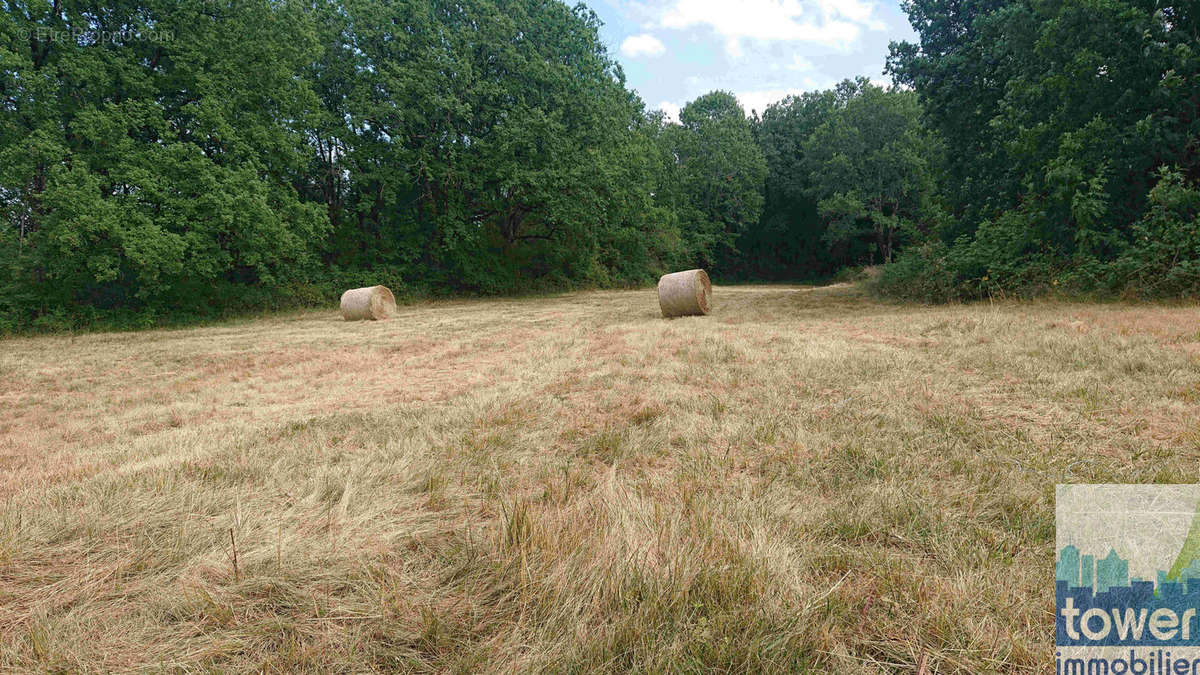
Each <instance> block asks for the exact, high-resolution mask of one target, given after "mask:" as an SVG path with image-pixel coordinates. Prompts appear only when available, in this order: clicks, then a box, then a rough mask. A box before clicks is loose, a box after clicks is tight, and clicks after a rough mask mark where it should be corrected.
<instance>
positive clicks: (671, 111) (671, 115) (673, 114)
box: [658, 101, 679, 122]
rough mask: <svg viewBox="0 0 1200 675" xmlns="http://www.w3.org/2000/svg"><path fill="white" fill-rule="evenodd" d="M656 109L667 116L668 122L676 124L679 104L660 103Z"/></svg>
mask: <svg viewBox="0 0 1200 675" xmlns="http://www.w3.org/2000/svg"><path fill="white" fill-rule="evenodd" d="M658 109H659V110H661V111H663V114H665V115H666V116H667V120H668V121H670V122H678V121H679V104H678V103H671V102H670V101H663V102H662V103H659V104H658Z"/></svg>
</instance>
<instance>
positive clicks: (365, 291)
mask: <svg viewBox="0 0 1200 675" xmlns="http://www.w3.org/2000/svg"><path fill="white" fill-rule="evenodd" d="M395 312H396V298H395V297H394V296H393V295H392V292H391V291H389V290H388V288H387V286H367V287H366V288H352V289H350V290H348V291H346V292H345V293H342V318H343V319H345V320H346V321H362V320H363V319H370V320H371V321H378V320H380V319H387V318H390V317H391V316H392V315H393V314H394V313H395Z"/></svg>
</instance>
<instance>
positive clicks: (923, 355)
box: [0, 286, 1200, 673]
mask: <svg viewBox="0 0 1200 675" xmlns="http://www.w3.org/2000/svg"><path fill="white" fill-rule="evenodd" d="M713 311H714V313H713V315H712V316H709V317H703V318H689V319H680V320H675V321H665V320H662V319H661V318H659V316H658V313H659V310H658V306H657V303H656V300H655V297H654V294H653V291H637V292H604V293H582V294H573V295H567V296H560V297H553V298H544V299H533V300H529V299H525V300H515V301H478V302H466V301H459V302H438V303H430V304H424V305H418V306H410V307H405V308H401V310H400V316H399V317H398V318H397V319H395V320H393V321H390V322H382V323H353V324H347V323H344V322H343V321H342V320H341V319H340V317H339V316H338V315H337V312H336V311H328V312H320V313H309V314H300V315H293V316H284V317H280V318H276V319H272V320H262V321H255V322H247V323H239V324H226V325H221V326H216V327H207V328H198V329H191V330H177V331H160V332H147V333H134V334H103V335H88V336H81V337H51V338H34V339H16V340H7V341H5V342H3V343H0V347H2V349H0V404H2V407H3V412H4V415H3V417H2V418H0V670H6V671H7V670H80V671H96V672H101V671H119V670H130V669H143V670H162V669H168V670H251V669H259V668H262V669H266V670H270V671H279V672H294V671H361V670H415V671H427V670H438V671H443V670H445V671H470V670H487V671H525V670H542V671H609V672H625V671H629V670H642V671H663V670H681V671H691V670H698V669H716V670H722V671H728V672H742V671H746V670H774V671H789V670H791V671H795V670H806V669H807V670H813V671H834V672H889V671H897V670H898V671H902V672H903V671H909V672H912V671H913V670H914V669H915V664H916V663H917V662H918V660H920V659H924V660H925V662H926V664H927V668H928V672H931V673H932V672H943V673H950V672H1046V671H1048V670H1049V668H1050V666H1049V664H1050V663H1051V634H1052V625H1053V623H1052V622H1053V615H1052V612H1053V602H1052V585H1051V578H1052V571H1051V570H1052V550H1051V549H1052V545H1053V544H1052V541H1053V522H1054V520H1053V486H1054V484H1055V483H1057V482H1072V481H1077V482H1134V481H1137V482H1144V481H1169V482H1196V481H1198V480H1200V472H1198V469H1200V463H1198V462H1197V460H1198V459H1200V426H1198V420H1200V310H1198V309H1196V308H1190V307H1189V308H1178V307H1176V308H1171V307H1154V306H1151V307H1147V306H1124V305H1104V306H1095V305H1072V304H1061V303H1050V302H1045V303H1033V304H1003V305H996V306H988V305H977V306H951V307H938V308H927V307H914V306H900V305H885V304H879V303H875V302H873V301H871V300H870V299H868V298H867V297H866V296H865V295H863V294H862V293H861V292H860V291H859V290H857V289H856V288H854V287H850V286H838V287H829V288H821V289H811V288H804V287H781V286H772V287H733V288H719V289H717V290H716V292H715V293H714V310H713ZM231 531H232V533H233V539H234V541H235V542H236V545H237V556H238V570H237V573H236V576H235V572H234V568H233V564H232V562H233V561H232V546H231V543H230V532H231Z"/></svg>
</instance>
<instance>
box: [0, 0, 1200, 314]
mask: <svg viewBox="0 0 1200 675" xmlns="http://www.w3.org/2000/svg"><path fill="white" fill-rule="evenodd" d="M0 8H3V10H4V11H3V12H0V247H2V250H3V251H4V253H3V255H2V256H0V331H3V330H11V329H14V328H25V327H30V326H39V325H40V326H46V327H56V326H65V325H80V324H88V323H94V322H96V321H100V322H105V323H123V324H130V323H144V324H150V323H157V322H161V321H163V320H166V319H171V318H174V317H194V316H203V315H220V314H226V313H230V312H237V311H244V310H247V309H256V308H265V307H274V306H280V305H285V304H297V303H311V302H326V301H328V300H329V299H331V298H332V297H336V294H337V293H338V292H340V290H342V289H344V288H346V287H348V286H353V285H360V284H366V283H385V284H388V285H389V286H392V287H393V288H394V289H396V290H398V291H401V292H402V293H403V292H408V293H511V292H521V291H528V290H540V289H554V288H569V287H573V286H590V287H599V286H614V285H637V284H644V283H647V282H649V281H651V280H653V279H654V278H655V276H656V275H658V274H660V273H662V272H664V271H668V270H670V269H679V268H686V267H691V266H705V267H708V268H709V269H710V270H711V271H712V272H713V273H714V275H715V276H717V278H719V279H720V278H725V279H729V278H734V277H737V278H747V279H811V278H814V277H819V276H825V275H830V274H833V273H834V272H836V271H837V270H839V269H840V268H843V267H847V266H859V265H871V264H880V263H892V264H891V265H888V266H887V268H886V269H885V271H884V273H883V275H882V277H881V279H880V281H879V285H880V288H881V289H882V290H884V291H886V292H888V293H891V294H894V295H898V296H903V297H911V298H918V299H923V300H938V299H946V298H950V297H971V296H977V295H981V294H986V293H994V292H1008V291H1012V292H1022V293H1026V292H1036V291H1038V290H1041V289H1046V288H1051V287H1054V286H1059V287H1072V288H1079V289H1087V290H1110V291H1135V292H1138V293H1142V294H1146V295H1155V296H1163V295H1192V294H1196V293H1197V292H1200V240H1198V239H1197V237H1198V235H1197V214H1198V212H1200V158H1198V156H1197V148H1198V145H1200V38H1198V37H1197V34H1198V30H1200V28H1198V25H1200V11H1197V9H1196V6H1195V5H1194V3H1175V4H1164V3H1162V2H1150V1H1149V0H1142V1H1137V2H1133V1H1126V0H910V2H908V3H906V9H907V11H908V12H909V15H910V18H911V20H912V24H913V26H914V27H915V28H916V30H917V32H918V34H919V36H920V42H919V44H895V45H893V47H892V53H891V56H890V59H889V68H890V69H891V71H892V72H893V74H894V76H895V78H896V79H897V80H898V81H899V82H900V83H901V84H902V85H905V86H904V87H903V88H901V89H892V90H884V89H882V88H880V87H877V86H874V85H872V84H870V83H869V82H868V81H866V80H857V81H847V82H843V83H842V84H840V85H838V86H837V87H836V88H834V89H831V90H829V91H822V92H810V93H806V94H804V95H801V96H794V97H789V98H787V99H785V100H784V101H781V102H779V103H777V104H775V105H772V106H770V107H769V108H768V109H767V110H766V111H764V112H763V114H762V116H761V118H759V117H757V116H755V117H754V118H753V119H747V118H746V116H745V113H744V111H743V109H742V108H741V106H740V105H739V104H738V102H737V99H736V98H735V97H734V96H733V95H732V94H730V93H728V92H713V93H710V94H706V95H704V96H701V97H700V98H698V99H697V100H695V101H693V102H691V103H689V104H688V105H687V106H686V107H685V108H684V109H683V110H682V111H681V113H680V119H679V120H678V122H672V121H668V120H666V119H664V117H663V115H662V114H661V113H648V112H647V111H646V110H645V107H644V105H643V103H642V102H641V100H640V99H639V98H638V97H637V95H636V94H634V93H633V92H631V91H630V90H629V89H628V88H627V87H626V85H625V81H624V76H623V74H622V71H621V68H620V66H619V65H618V64H617V63H616V62H615V61H614V60H613V59H612V58H611V56H610V55H609V54H608V53H607V50H606V49H605V47H604V45H603V43H602V42H601V40H600V39H599V35H598V30H599V20H598V19H597V17H596V15H595V14H594V13H593V12H592V11H591V10H589V9H587V7H585V6H583V5H578V6H575V7H569V6H567V5H566V4H563V3H562V2H559V1H558V0H431V1H430V2H421V3H413V2H384V1H383V0H224V1H221V2H211V1H208V0H186V1H184V2H178V1H174V0H172V1H170V2H168V1H166V0H118V1H117V2H105V3H98V2H88V1H71V2H64V1H63V0H54V1H52V2H51V1H48V0H0ZM893 261H894V262H893Z"/></svg>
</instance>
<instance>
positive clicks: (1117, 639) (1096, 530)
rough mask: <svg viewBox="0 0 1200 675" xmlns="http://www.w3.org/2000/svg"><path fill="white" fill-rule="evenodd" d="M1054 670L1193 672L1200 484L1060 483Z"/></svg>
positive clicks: (1197, 660) (1197, 658) (1198, 649)
mask: <svg viewBox="0 0 1200 675" xmlns="http://www.w3.org/2000/svg"><path fill="white" fill-rule="evenodd" d="M1055 526H1056V529H1055V532H1056V535H1055V536H1056V546H1055V550H1056V552H1057V553H1056V563H1055V598H1056V607H1055V626H1056V631H1055V632H1056V636H1055V673H1057V674H1060V675H1076V674H1078V675H1093V674H1094V675H1109V674H1110V673H1112V674H1113V675H1124V674H1126V673H1129V674H1132V675H1171V674H1173V673H1200V618H1198V617H1197V611H1200V485H1059V486H1057V490H1056V495H1055Z"/></svg>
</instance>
